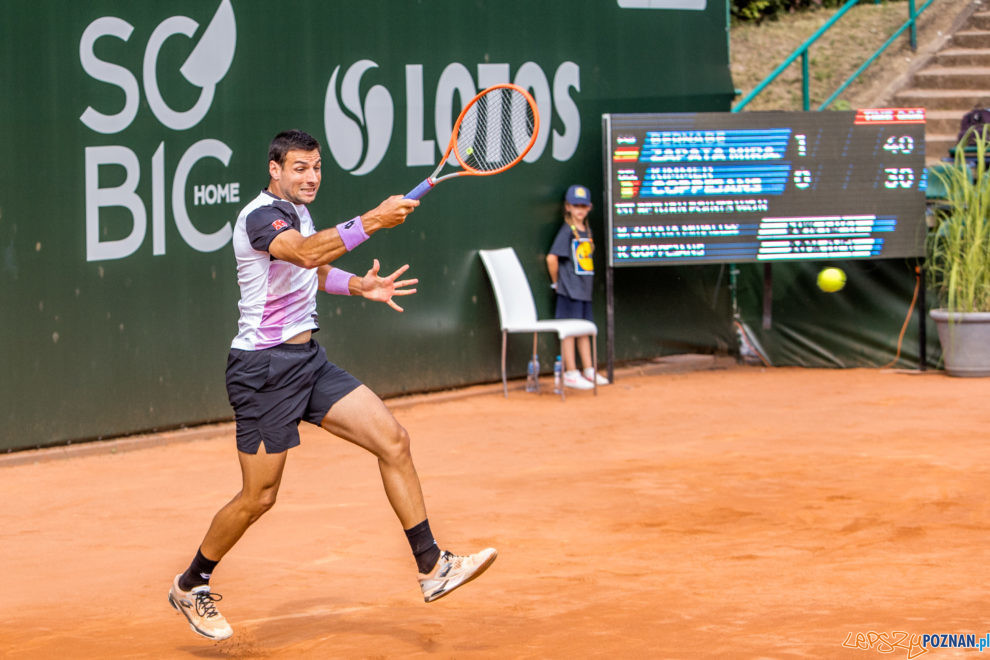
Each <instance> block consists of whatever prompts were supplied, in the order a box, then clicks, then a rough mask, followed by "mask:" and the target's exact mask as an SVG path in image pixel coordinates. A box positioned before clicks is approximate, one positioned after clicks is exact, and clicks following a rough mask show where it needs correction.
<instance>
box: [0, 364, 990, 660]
mask: <svg viewBox="0 0 990 660" xmlns="http://www.w3.org/2000/svg"><path fill="white" fill-rule="evenodd" d="M988 401H990V379H979V380H969V379H953V378H949V377H947V376H944V375H942V374H940V373H931V374H928V375H914V374H907V373H897V372H890V371H880V370H805V369H796V368H778V369H768V370H764V369H760V368H754V367H745V368H731V369H726V370H709V371H697V372H693V373H681V374H669V373H667V374H650V375H635V374H633V375H626V376H624V377H622V378H621V379H620V380H619V381H618V382H617V384H615V385H613V386H611V387H606V388H602V389H601V391H600V394H599V396H598V397H597V398H596V397H593V396H591V395H590V394H585V393H578V394H575V395H572V396H570V397H568V400H567V401H566V402H561V401H560V400H559V399H556V398H554V397H553V396H552V395H542V396H534V395H528V394H526V393H524V392H522V391H521V390H518V389H516V390H513V391H512V392H510V398H509V399H508V400H504V399H503V398H502V396H501V393H500V392H493V391H491V390H486V391H485V392H483V393H481V394H475V395H474V396H469V397H461V398H453V399H449V398H443V397H426V398H423V399H419V400H418V402H416V403H414V404H412V405H410V404H409V403H408V402H406V403H405V404H404V405H396V406H395V410H396V415H397V416H398V418H399V419H400V421H401V422H402V423H403V424H405V425H406V427H407V428H408V429H409V430H410V432H411V434H412V437H413V442H414V453H415V457H416V461H417V466H418V469H419V472H420V475H421V477H422V480H423V485H424V489H425V491H426V495H427V501H428V505H429V508H430V517H431V521H432V524H433V528H434V531H435V532H436V533H437V535H438V537H439V538H440V540H441V543H442V544H444V545H446V546H449V547H450V548H452V549H454V550H456V551H472V550H476V549H478V548H481V547H483V546H486V545H494V546H496V547H498V549H499V553H500V554H499V559H498V561H496V562H495V564H494V565H493V567H492V568H491V569H490V570H489V572H488V573H487V574H485V575H484V576H483V577H481V578H480V579H479V580H478V581H476V582H474V583H472V584H471V585H468V586H467V587H465V588H463V589H462V590H460V591H458V592H456V593H454V594H452V595H451V596H449V597H447V598H445V599H444V600H441V601H439V602H437V603H433V604H430V605H426V604H424V603H423V602H422V599H421V596H420V593H419V589H418V586H417V584H416V581H415V577H414V564H413V562H412V559H411V556H410V555H409V550H408V546H407V545H406V541H405V538H404V536H403V535H402V532H401V530H400V529H399V527H398V524H397V523H396V522H395V520H394V518H393V516H392V513H391V511H390V509H389V507H388V505H387V503H386V501H385V498H384V495H383V493H382V490H381V486H380V483H379V480H378V475H377V470H376V465H375V462H374V461H373V460H372V459H371V458H370V457H369V456H368V455H365V454H363V453H362V452H361V451H360V450H358V449H356V448H354V447H352V446H350V445H347V444H346V443H344V442H341V441H339V440H336V439H334V438H331V437H329V436H325V434H324V433H323V432H322V431H319V430H316V429H313V428H311V427H307V428H306V429H305V430H304V432H303V445H302V447H300V448H298V449H295V450H293V452H292V454H291V456H290V458H289V462H288V466H287V469H286V476H285V480H284V481H283V487H282V492H281V496H280V499H279V502H278V504H276V506H275V508H274V509H273V510H272V511H271V512H270V513H269V514H267V515H266V516H265V517H264V518H262V520H261V521H260V522H259V523H258V524H257V525H256V526H255V527H253V528H252V529H251V530H250V531H249V532H248V534H247V535H246V536H245V538H244V539H243V540H242V542H241V543H240V544H239V545H238V546H237V547H235V548H234V550H233V552H232V553H231V554H230V555H229V556H228V557H227V559H226V560H225V561H224V562H223V563H222V564H221V565H220V567H219V569H218V570H217V572H216V574H215V576H214V580H213V583H214V588H215V589H217V590H218V591H219V592H220V593H222V594H223V596H224V600H223V602H222V603H221V604H220V605H221V610H222V611H223V613H224V614H225V615H226V616H227V618H228V619H229V620H230V621H231V623H232V625H233V626H234V630H235V634H234V637H233V638H232V639H230V640H228V641H226V642H219V643H216V642H209V641H207V640H203V639H200V638H198V637H196V636H194V635H193V634H192V632H190V630H189V629H188V627H187V626H186V624H185V622H184V620H183V619H182V618H181V617H180V616H179V615H178V614H177V613H176V612H174V611H173V610H172V609H171V607H169V605H168V603H167V601H166V593H167V591H168V586H169V582H170V581H171V579H172V576H173V575H174V574H175V573H176V572H178V571H179V570H180V569H182V568H184V567H185V565H186V563H187V562H188V560H189V558H190V555H191V553H192V552H194V551H195V549H196V546H197V544H198V542H199V540H200V538H201V536H202V534H203V532H204V531H205V528H206V525H207V524H208V522H209V519H210V517H211V516H212V514H213V512H214V511H215V509H216V508H217V507H218V506H219V505H221V504H222V503H223V502H225V501H226V500H227V499H228V498H229V497H230V496H232V495H233V494H234V492H235V491H236V490H237V489H238V487H239V478H238V469H237V462H236V459H235V455H234V450H233V440H232V428H231V427H230V426H229V425H220V426H216V427H212V428H211V429H208V430H207V431H206V432H202V433H198V434H196V435H198V436H200V437H199V438H198V439H197V440H195V441H187V442H170V443H164V444H158V445H157V446H156V445H154V444H153V443H150V442H149V443H144V445H143V446H144V447H145V448H141V449H135V450H128V451H124V450H123V449H124V448H127V447H130V448H132V449H133V448H134V445H133V444H131V445H127V444H124V445H121V444H118V445H114V444H112V443H111V444H108V445H105V446H104V449H103V450H102V451H99V452H98V453H95V454H93V455H82V456H75V457H71V458H64V459H59V460H45V461H41V462H37V463H34V464H12V462H11V460H10V459H9V458H8V459H7V460H6V461H4V460H0V495H2V496H3V501H4V506H3V507H2V509H0V559H2V561H0V565H2V569H3V577H2V587H0V656H3V657H4V658H32V659H33V658H105V657H115V658H120V657H126V658H165V657H167V658H214V657H220V658H326V657H334V658H400V657H401V658H406V657H425V656H433V657H439V658H548V657H549V658H572V657H582V658H583V657H608V658H640V657H651V658H709V657H731V658H863V659H869V658H874V657H895V658H907V657H909V656H910V655H911V654H912V652H911V651H909V650H908V649H907V648H893V649H890V648H885V647H883V645H882V644H881V643H880V642H876V643H873V642H866V641H865V640H867V639H870V640H875V639H876V638H875V637H872V638H867V637H866V635H867V633H870V632H877V633H891V632H894V631H904V632H907V633H910V634H915V635H921V634H926V633H928V634H935V633H973V634H975V635H979V636H982V635H985V634H986V633H987V632H988V628H990V627H988V626H987V624H986V619H984V617H985V616H986V605H985V603H986V601H987V587H986V585H987V584H988V583H990V562H988V528H990V521H988V515H987V514H988V509H987V491H988V481H990V479H988V477H990V442H987V429H988V426H990V412H988V411H987V408H988V406H987V402H988ZM114 448H116V450H114ZM112 452H113V453H112ZM53 454H54V455H59V450H56V451H55V452H49V453H48V455H53ZM20 460H21V461H23V457H22V458H21V459H20ZM15 463H16V461H15ZM857 633H861V634H862V637H861V639H862V640H863V641H864V646H870V648H866V649H863V648H860V649H857V648H847V647H844V644H846V645H847V646H848V645H850V644H851V643H853V642H854V641H855V636H856V634H857ZM881 650H888V651H893V653H892V654H882V653H881ZM921 651H922V649H917V648H915V649H914V651H913V653H914V654H916V655H917V654H919V653H920V652H921ZM969 653H971V652H969ZM969 653H967V655H968V654H969ZM960 654H961V652H959V651H951V650H945V649H933V650H930V651H929V652H928V653H927V654H925V657H928V658H941V657H956V656H957V655H960Z"/></svg>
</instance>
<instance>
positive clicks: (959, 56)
mask: <svg viewBox="0 0 990 660" xmlns="http://www.w3.org/2000/svg"><path fill="white" fill-rule="evenodd" d="M988 16H990V14H988ZM935 64H936V65H937V66H990V48H946V49H945V50H941V51H939V52H938V53H936V54H935Z"/></svg>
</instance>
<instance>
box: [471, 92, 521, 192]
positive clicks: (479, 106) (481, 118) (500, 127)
mask: <svg viewBox="0 0 990 660" xmlns="http://www.w3.org/2000/svg"><path fill="white" fill-rule="evenodd" d="M535 125H536V117H535V113H534V111H533V108H532V107H531V106H530V104H529V102H528V101H527V100H526V98H525V97H524V96H523V95H522V94H520V93H519V92H517V91H516V90H513V89H504V88H499V89H494V90H492V91H490V92H488V93H486V94H484V95H483V96H481V97H480V98H479V99H478V100H477V101H476V102H475V103H474V105H472V106H471V107H470V108H469V109H468V111H467V113H466V114H465V115H464V118H463V119H462V120H461V125H460V129H459V131H458V135H457V155H458V157H459V160H460V162H461V164H462V165H463V166H464V167H465V168H467V169H472V170H475V171H478V172H492V171H494V170H498V169H501V168H503V167H506V166H507V165H509V164H510V163H512V162H513V161H515V160H516V159H518V158H519V157H520V154H522V153H523V151H524V150H525V149H526V148H527V146H528V145H529V143H530V141H531V138H532V137H533V131H534V128H535Z"/></svg>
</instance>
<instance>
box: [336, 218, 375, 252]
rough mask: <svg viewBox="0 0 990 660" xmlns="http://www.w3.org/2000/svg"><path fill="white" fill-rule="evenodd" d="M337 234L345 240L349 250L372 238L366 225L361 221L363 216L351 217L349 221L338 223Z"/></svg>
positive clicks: (346, 247) (345, 246) (345, 245)
mask: <svg viewBox="0 0 990 660" xmlns="http://www.w3.org/2000/svg"><path fill="white" fill-rule="evenodd" d="M337 234H339V235H340V240H342V241H344V248H345V249H346V250H347V251H348V252H350V251H351V250H353V249H354V248H356V247H357V246H359V245H361V243H364V242H365V241H366V240H368V239H369V238H371V237H370V236H368V234H367V233H365V231H364V225H363V224H362V223H361V216H357V217H356V218H351V219H350V220H348V221H347V222H342V223H340V224H339V225H337Z"/></svg>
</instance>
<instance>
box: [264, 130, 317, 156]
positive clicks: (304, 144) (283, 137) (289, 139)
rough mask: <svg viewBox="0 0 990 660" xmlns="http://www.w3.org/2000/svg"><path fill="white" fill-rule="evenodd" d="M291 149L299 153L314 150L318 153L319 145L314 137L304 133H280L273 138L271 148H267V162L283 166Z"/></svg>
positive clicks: (293, 131)
mask: <svg viewBox="0 0 990 660" xmlns="http://www.w3.org/2000/svg"><path fill="white" fill-rule="evenodd" d="M293 149H297V150H299V151H313V150H314V149H315V150H316V151H319V150H320V143H319V142H318V141H317V139H316V138H315V137H313V136H312V135H310V134H309V133H306V132H304V131H300V130H296V129H292V130H291V131H282V132H281V133H279V134H278V135H276V136H275V138H274V139H273V140H272V143H271V146H269V147H268V160H269V161H273V160H274V161H275V162H276V163H278V164H279V165H285V157H286V155H287V154H288V153H289V152H290V151H292V150H293Z"/></svg>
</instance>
